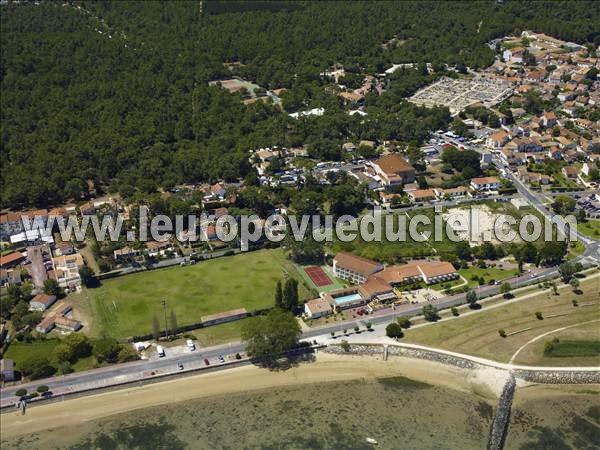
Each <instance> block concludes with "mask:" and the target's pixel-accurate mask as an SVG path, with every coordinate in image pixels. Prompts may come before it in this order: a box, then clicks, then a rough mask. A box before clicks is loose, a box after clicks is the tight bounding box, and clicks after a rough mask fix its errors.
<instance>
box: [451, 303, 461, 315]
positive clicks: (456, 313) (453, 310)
mask: <svg viewBox="0 0 600 450" xmlns="http://www.w3.org/2000/svg"><path fill="white" fill-rule="evenodd" d="M450 311H451V312H452V315H453V316H454V317H458V316H460V313H459V312H458V308H455V307H454V306H453V307H452V308H451V309H450Z"/></svg>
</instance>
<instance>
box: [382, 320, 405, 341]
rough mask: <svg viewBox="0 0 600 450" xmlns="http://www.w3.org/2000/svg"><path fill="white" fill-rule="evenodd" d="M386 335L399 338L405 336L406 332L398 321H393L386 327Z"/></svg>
mask: <svg viewBox="0 0 600 450" xmlns="http://www.w3.org/2000/svg"><path fill="white" fill-rule="evenodd" d="M385 335H386V336H387V337H391V338H394V339H398V338H401V337H404V332H403V331H402V327H401V326H400V325H399V324H398V323H396V322H392V323H390V324H388V325H387V326H386V327H385Z"/></svg>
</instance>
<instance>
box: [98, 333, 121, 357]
mask: <svg viewBox="0 0 600 450" xmlns="http://www.w3.org/2000/svg"><path fill="white" fill-rule="evenodd" d="M119 350H121V346H120V345H119V343H118V342H117V340H116V339H114V338H110V337H105V338H101V339H98V340H97V341H95V342H94V344H93V354H94V356H95V357H96V360H97V361H98V362H109V363H113V362H116V361H117V357H118V355H119Z"/></svg>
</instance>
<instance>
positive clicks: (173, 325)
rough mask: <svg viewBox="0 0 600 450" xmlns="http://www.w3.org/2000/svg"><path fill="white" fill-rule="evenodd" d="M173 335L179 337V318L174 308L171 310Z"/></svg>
mask: <svg viewBox="0 0 600 450" xmlns="http://www.w3.org/2000/svg"><path fill="white" fill-rule="evenodd" d="M171 334H172V335H173V336H175V335H177V316H176V315H175V310H174V309H173V308H171Z"/></svg>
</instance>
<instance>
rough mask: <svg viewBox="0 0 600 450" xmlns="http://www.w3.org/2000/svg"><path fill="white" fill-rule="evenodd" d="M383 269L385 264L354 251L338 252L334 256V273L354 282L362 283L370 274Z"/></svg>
mask: <svg viewBox="0 0 600 450" xmlns="http://www.w3.org/2000/svg"><path fill="white" fill-rule="evenodd" d="M380 270H383V265H382V264H381V263H378V262H376V261H372V260H370V259H367V258H363V257H361V256H357V255H353V254H352V253H338V254H337V255H335V258H333V274H334V275H335V276H336V277H338V278H342V279H344V280H349V281H351V282H352V283H355V284H360V283H364V282H365V281H367V278H369V276H371V275H373V274H374V273H376V272H379V271H380Z"/></svg>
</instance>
